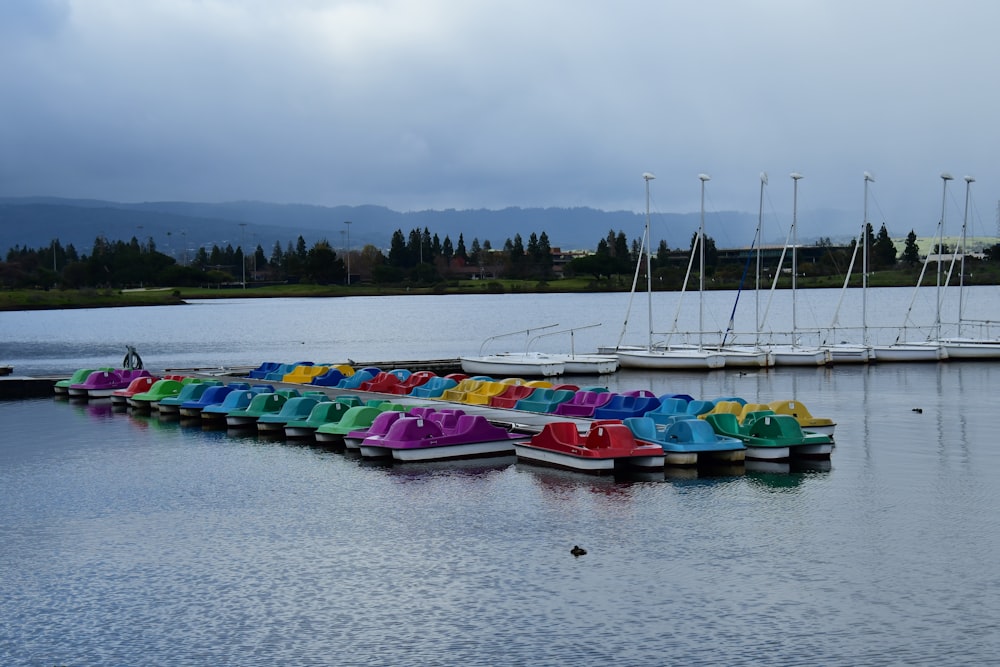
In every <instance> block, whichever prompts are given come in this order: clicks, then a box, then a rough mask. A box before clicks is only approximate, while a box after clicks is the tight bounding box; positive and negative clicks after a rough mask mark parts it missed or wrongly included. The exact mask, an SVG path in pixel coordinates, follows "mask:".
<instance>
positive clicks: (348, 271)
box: [344, 220, 351, 287]
mask: <svg viewBox="0 0 1000 667" xmlns="http://www.w3.org/2000/svg"><path fill="white" fill-rule="evenodd" d="M344 224H345V225H347V286H348V287H350V285H351V221H350V220H344Z"/></svg>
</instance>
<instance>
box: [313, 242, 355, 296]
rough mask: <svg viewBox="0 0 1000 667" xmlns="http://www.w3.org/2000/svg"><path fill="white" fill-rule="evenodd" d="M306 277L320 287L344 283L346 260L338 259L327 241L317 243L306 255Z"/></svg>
mask: <svg viewBox="0 0 1000 667" xmlns="http://www.w3.org/2000/svg"><path fill="white" fill-rule="evenodd" d="M305 275H306V278H307V280H309V281H310V282H313V283H316V284H319V285H330V284H339V283H342V282H344V278H345V277H346V275H347V270H346V269H345V268H344V260H343V259H341V258H339V257H337V253H336V252H334V250H333V248H332V247H331V246H330V243H329V242H328V241H327V240H326V239H322V240H320V241H317V242H316V243H315V244H314V245H313V247H312V248H311V249H310V250H309V252H308V253H307V254H306V263H305Z"/></svg>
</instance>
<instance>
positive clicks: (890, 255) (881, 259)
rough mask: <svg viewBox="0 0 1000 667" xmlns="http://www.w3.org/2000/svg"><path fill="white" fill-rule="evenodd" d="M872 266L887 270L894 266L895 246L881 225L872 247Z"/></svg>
mask: <svg viewBox="0 0 1000 667" xmlns="http://www.w3.org/2000/svg"><path fill="white" fill-rule="evenodd" d="M872 251H873V257H872V259H873V260H874V265H875V267H877V268H882V269H888V268H892V267H893V266H895V264H896V246H895V244H893V242H892V239H891V238H889V230H887V229H886V228H885V225H884V224H883V225H882V228H881V229H879V230H878V237H877V238H876V239H875V244H874V245H873V246H872Z"/></svg>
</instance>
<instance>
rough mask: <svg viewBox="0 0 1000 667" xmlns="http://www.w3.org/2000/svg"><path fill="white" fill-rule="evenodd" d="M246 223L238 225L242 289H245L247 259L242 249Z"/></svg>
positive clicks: (244, 240)
mask: <svg viewBox="0 0 1000 667" xmlns="http://www.w3.org/2000/svg"><path fill="white" fill-rule="evenodd" d="M246 233H247V223H245V222H241V223H240V263H241V264H243V289H246V288H247V258H246V252H247V251H246V250H245V249H244V248H243V245H244V243H245V242H246Z"/></svg>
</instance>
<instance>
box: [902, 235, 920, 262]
mask: <svg viewBox="0 0 1000 667" xmlns="http://www.w3.org/2000/svg"><path fill="white" fill-rule="evenodd" d="M903 262H904V263H906V265H907V266H914V265H916V264H917V263H919V262H920V249H919V248H918V247H917V234H916V233H915V232H914V231H913V230H912V229H911V230H910V233H909V234H907V235H906V243H905V244H904V245H903Z"/></svg>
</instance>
